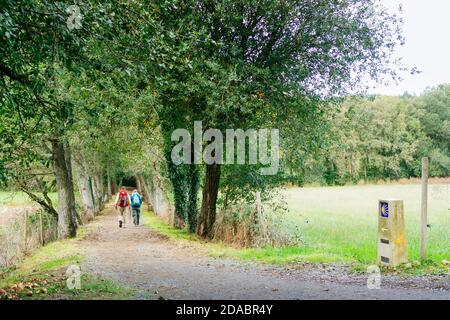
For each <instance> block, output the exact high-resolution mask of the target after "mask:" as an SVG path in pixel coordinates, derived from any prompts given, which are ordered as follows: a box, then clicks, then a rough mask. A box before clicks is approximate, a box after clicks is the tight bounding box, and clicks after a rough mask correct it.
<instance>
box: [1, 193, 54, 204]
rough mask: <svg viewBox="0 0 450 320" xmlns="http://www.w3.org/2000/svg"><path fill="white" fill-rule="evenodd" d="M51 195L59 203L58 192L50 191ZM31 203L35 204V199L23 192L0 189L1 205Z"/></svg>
mask: <svg viewBox="0 0 450 320" xmlns="http://www.w3.org/2000/svg"><path fill="white" fill-rule="evenodd" d="M49 197H50V199H51V200H52V201H53V203H54V204H56V203H57V199H58V195H57V194H56V192H55V193H50V194H49ZM30 204H33V201H32V200H31V199H30V198H29V197H28V195H27V194H25V193H23V192H19V191H16V192H12V191H0V206H21V205H30Z"/></svg>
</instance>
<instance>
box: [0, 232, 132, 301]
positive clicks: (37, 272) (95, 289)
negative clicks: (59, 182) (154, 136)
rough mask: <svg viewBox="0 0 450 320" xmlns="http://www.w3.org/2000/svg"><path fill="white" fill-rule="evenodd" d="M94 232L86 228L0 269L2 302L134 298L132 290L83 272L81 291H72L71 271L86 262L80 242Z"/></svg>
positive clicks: (0, 296)
mask: <svg viewBox="0 0 450 320" xmlns="http://www.w3.org/2000/svg"><path fill="white" fill-rule="evenodd" d="M91 231H92V226H85V227H82V228H80V230H79V233H78V236H77V237H76V238H73V239H65V240H60V241H55V242H52V243H50V244H48V245H46V246H44V247H41V248H39V249H37V250H34V251H33V252H32V253H31V254H30V255H29V256H27V257H25V258H24V259H23V260H22V261H21V262H20V263H18V264H17V265H15V266H13V267H11V268H2V269H0V300H2V299H5V300H16V299H20V300H24V299H25V300H26V299H33V300H34V299H46V300H48V299H50V300H51V299H63V300H65V299H70V300H77V299H80V300H85V299H99V300H101V299H127V298H130V297H131V296H132V294H133V291H132V290H129V289H126V288H122V287H120V286H119V285H117V284H116V283H115V282H113V281H111V280H107V279H102V278H100V277H98V276H95V275H91V274H88V273H86V272H83V270H81V282H80V283H81V288H80V289H69V288H68V286H67V279H68V277H69V275H68V274H66V272H67V270H68V268H69V267H70V266H72V265H76V266H79V265H80V264H81V263H82V262H83V259H84V253H83V252H81V251H80V248H79V247H77V241H78V240H80V239H82V238H83V237H85V236H86V235H88V234H89V233H90V232H91Z"/></svg>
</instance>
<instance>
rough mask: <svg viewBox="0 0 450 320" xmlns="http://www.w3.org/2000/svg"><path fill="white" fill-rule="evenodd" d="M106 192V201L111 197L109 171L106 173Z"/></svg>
mask: <svg viewBox="0 0 450 320" xmlns="http://www.w3.org/2000/svg"><path fill="white" fill-rule="evenodd" d="M107 179H108V180H107V187H106V188H107V190H106V194H107V196H108V199H111V197H112V187H111V176H110V175H109V171H108V176H107Z"/></svg>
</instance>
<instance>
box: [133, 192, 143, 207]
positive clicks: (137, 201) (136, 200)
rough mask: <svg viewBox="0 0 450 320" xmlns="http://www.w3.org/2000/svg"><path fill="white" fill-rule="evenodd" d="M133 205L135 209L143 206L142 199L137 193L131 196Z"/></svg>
mask: <svg viewBox="0 0 450 320" xmlns="http://www.w3.org/2000/svg"><path fill="white" fill-rule="evenodd" d="M131 205H132V206H133V207H135V208H138V207H140V206H141V197H140V196H139V195H138V194H137V193H133V195H132V196H131Z"/></svg>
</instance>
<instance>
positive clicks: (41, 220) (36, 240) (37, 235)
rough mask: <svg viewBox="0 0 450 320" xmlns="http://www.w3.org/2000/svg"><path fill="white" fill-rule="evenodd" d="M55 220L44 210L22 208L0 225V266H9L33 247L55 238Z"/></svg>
mask: <svg viewBox="0 0 450 320" xmlns="http://www.w3.org/2000/svg"><path fill="white" fill-rule="evenodd" d="M57 236H58V234H57V221H56V219H55V218H54V217H53V216H51V215H50V214H48V213H47V212H45V211H44V210H36V211H30V210H29V209H27V210H23V211H21V212H19V213H18V214H16V215H15V218H14V219H12V220H11V221H9V222H8V223H7V224H4V225H2V226H0V268H10V267H12V266H14V265H15V264H16V263H17V262H19V261H20V260H21V259H22V258H23V257H24V256H25V255H26V254H28V253H30V252H31V251H32V250H33V249H35V248H39V247H41V246H43V245H44V244H46V243H48V242H51V241H54V240H55V239H57Z"/></svg>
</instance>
